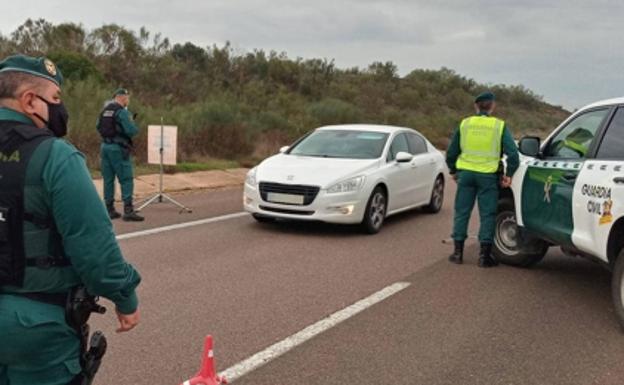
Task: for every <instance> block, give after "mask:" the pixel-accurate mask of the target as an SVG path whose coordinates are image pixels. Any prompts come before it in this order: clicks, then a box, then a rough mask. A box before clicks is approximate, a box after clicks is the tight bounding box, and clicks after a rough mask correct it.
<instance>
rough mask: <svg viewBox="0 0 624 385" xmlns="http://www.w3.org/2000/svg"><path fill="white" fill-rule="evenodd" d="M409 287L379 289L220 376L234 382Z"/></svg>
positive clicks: (407, 283)
mask: <svg viewBox="0 0 624 385" xmlns="http://www.w3.org/2000/svg"><path fill="white" fill-rule="evenodd" d="M409 285H410V283H409V282H397V283H395V284H392V285H390V286H388V287H386V288H384V289H381V290H380V291H378V292H376V293H374V294H372V295H371V296H369V297H366V298H364V299H362V300H360V301H358V302H356V303H354V304H353V305H350V306H348V307H346V308H344V309H342V310H339V311H337V312H336V313H334V314H332V315H330V316H328V317H327V318H325V319H322V320H320V321H318V322H317V323H315V324H313V325H310V326H308V327H306V328H305V329H303V330H301V331H299V332H297V333H295V334H293V335H291V336H290V337H287V338H286V339H284V340H282V341H280V342H277V343H276V344H273V345H271V346H269V347H268V348H266V349H264V350H263V351H261V352H258V353H256V354H254V355H253V356H251V357H249V358H247V359H245V360H243V361H241V362H239V363H238V364H236V365H234V366H231V367H229V368H228V369H226V370H224V371H223V372H222V373H221V374H220V375H221V376H225V378H226V379H227V380H228V382H232V381H235V380H236V379H238V378H240V377H242V376H244V375H245V374H247V373H249V372H251V371H253V370H255V369H257V368H259V367H261V366H262V365H264V364H267V363H268V362H270V361H272V360H274V359H276V358H277V357H279V356H281V355H282V354H284V353H286V352H288V351H289V350H291V349H293V348H294V347H296V346H298V345H301V344H302V343H304V342H306V341H308V340H309V339H311V338H312V337H315V336H317V335H319V334H321V333H323V332H324V331H327V330H329V329H331V328H333V327H334V326H336V325H338V324H339V323H341V322H343V321H345V320H347V319H349V318H351V317H353V316H354V315H356V314H358V313H360V312H362V311H364V310H366V309H368V308H369V307H371V306H373V305H375V304H377V303H379V302H381V301H383V300H385V299H386V298H388V297H390V296H392V295H394V294H396V293H398V292H400V291H401V290H403V289H405V288H407V287H408V286H409Z"/></svg>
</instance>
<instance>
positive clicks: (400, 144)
mask: <svg viewBox="0 0 624 385" xmlns="http://www.w3.org/2000/svg"><path fill="white" fill-rule="evenodd" d="M399 152H407V153H410V150H409V145H408V143H407V138H406V135H405V134H399V135H397V136H395V137H394V139H393V140H392V144H391V145H390V151H388V158H387V160H388V162H390V161H393V160H395V159H396V156H397V154H398V153H399ZM410 154H411V153H410Z"/></svg>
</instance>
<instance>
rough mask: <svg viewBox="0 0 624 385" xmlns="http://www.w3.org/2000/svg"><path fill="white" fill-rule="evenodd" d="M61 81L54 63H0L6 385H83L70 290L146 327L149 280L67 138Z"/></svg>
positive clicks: (128, 325)
mask: <svg viewBox="0 0 624 385" xmlns="http://www.w3.org/2000/svg"><path fill="white" fill-rule="evenodd" d="M61 84H62V75H61V72H60V71H59V70H58V69H57V68H56V66H55V65H54V63H53V62H51V61H50V60H48V59H45V58H33V57H28V56H21V55H20V56H11V57H8V58H6V59H5V60H3V61H1V62H0V385H34V384H37V385H66V384H81V383H82V381H83V379H82V377H83V375H84V372H83V370H84V369H83V367H82V364H81V358H82V357H83V356H82V351H81V350H82V348H81V342H82V341H81V339H80V338H79V335H78V332H77V330H76V329H75V328H73V327H70V325H69V324H68V321H66V312H65V303H66V300H67V297H68V293H69V292H73V291H74V288H76V287H86V289H87V290H88V291H89V292H90V293H91V294H92V295H97V296H102V297H106V298H108V299H110V300H111V301H112V302H113V303H114V304H115V307H116V313H117V317H118V319H119V323H120V326H119V329H118V331H120V332H121V331H128V330H130V329H132V328H133V327H134V326H135V325H137V323H138V311H137V307H138V300H137V295H136V293H135V288H136V287H137V285H138V284H139V282H140V280H141V278H140V276H139V274H138V273H137V271H136V270H135V269H134V268H133V267H132V266H131V265H129V264H128V263H126V261H124V258H123V256H122V254H121V251H120V249H119V246H118V244H117V241H116V239H115V234H114V232H113V228H112V225H111V221H110V219H109V218H108V215H107V213H106V209H105V207H104V205H103V204H102V201H101V200H100V198H99V197H98V194H97V192H96V190H95V188H94V185H93V182H92V180H91V177H90V174H89V171H88V169H87V167H86V163H85V160H84V157H83V155H82V154H81V153H80V152H78V151H77V150H76V148H74V147H73V146H72V145H70V144H69V143H67V142H66V141H64V140H62V139H59V138H58V137H60V136H63V135H65V133H66V132H67V112H66V111H65V108H64V107H63V103H62V102H61V89H60V86H61Z"/></svg>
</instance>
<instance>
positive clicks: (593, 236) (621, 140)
mask: <svg viewBox="0 0 624 385" xmlns="http://www.w3.org/2000/svg"><path fill="white" fill-rule="evenodd" d="M622 198H624V106H620V107H618V108H617V109H615V110H614V113H613V116H612V117H611V119H610V121H609V124H608V125H607V128H606V130H605V131H604V134H603V135H602V138H601V139H600V143H599V145H598V148H597V149H596V155H595V156H594V157H593V158H591V159H588V160H587V161H586V162H585V164H584V165H583V168H582V170H581V172H580V174H579V177H578V181H577V183H576V186H575V188H574V211H573V217H574V232H573V234H572V241H573V242H574V245H575V246H576V247H577V248H578V249H579V250H582V251H585V252H587V253H590V254H592V255H594V256H596V257H599V258H601V259H603V260H604V261H608V257H607V255H608V253H607V244H608V241H609V234H610V232H611V228H612V227H613V224H614V223H615V222H616V221H617V219H618V218H620V217H622V216H623V215H624V202H622Z"/></svg>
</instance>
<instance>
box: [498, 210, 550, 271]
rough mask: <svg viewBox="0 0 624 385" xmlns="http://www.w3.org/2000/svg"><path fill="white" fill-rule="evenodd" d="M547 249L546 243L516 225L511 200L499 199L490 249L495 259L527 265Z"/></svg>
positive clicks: (542, 256) (532, 262)
mask: <svg viewBox="0 0 624 385" xmlns="http://www.w3.org/2000/svg"><path fill="white" fill-rule="evenodd" d="M547 251H548V243H546V242H544V241H543V240H541V239H538V238H535V237H532V236H529V235H528V234H524V232H523V231H522V230H521V229H520V228H519V227H518V223H517V221H516V210H515V208H514V203H513V201H512V200H511V199H509V198H506V199H501V201H500V202H499V203H498V214H497V215H496V233H495V235H494V248H493V250H492V252H493V253H494V256H495V257H496V259H497V260H499V261H500V262H502V263H504V264H507V265H512V266H520V267H529V266H532V265H534V264H536V263H538V262H539V261H541V260H542V259H543V258H544V255H546V252H547Z"/></svg>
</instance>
